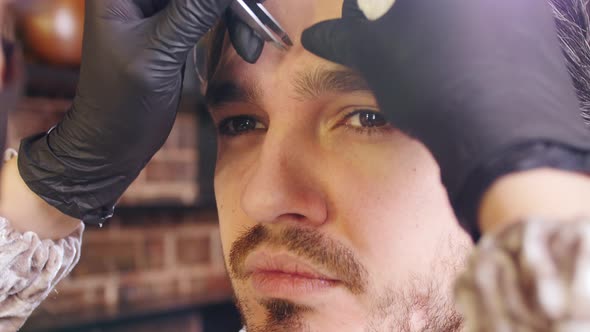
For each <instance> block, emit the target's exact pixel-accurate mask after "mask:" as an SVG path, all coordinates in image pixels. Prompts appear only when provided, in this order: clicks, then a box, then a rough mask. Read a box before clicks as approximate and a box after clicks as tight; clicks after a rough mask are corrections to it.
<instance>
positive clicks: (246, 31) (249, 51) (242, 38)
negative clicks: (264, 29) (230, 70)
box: [225, 10, 265, 63]
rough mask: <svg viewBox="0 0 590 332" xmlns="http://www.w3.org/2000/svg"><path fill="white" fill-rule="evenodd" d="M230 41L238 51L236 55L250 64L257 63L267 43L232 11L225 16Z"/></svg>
mask: <svg viewBox="0 0 590 332" xmlns="http://www.w3.org/2000/svg"><path fill="white" fill-rule="evenodd" d="M225 20H226V25H227V31H228V34H229V39H230V41H231V42H232V45H233V46H234V49H235V50H236V53H237V54H238V55H239V56H240V57H242V59H244V61H246V62H248V63H256V61H258V58H260V55H261V54H262V51H263V50H264V44H265V41H264V39H262V37H260V36H259V35H258V33H256V31H254V30H252V28H250V27H249V26H248V25H247V24H246V23H244V22H243V21H242V20H241V19H240V18H239V17H238V16H237V15H235V14H234V13H233V12H232V11H231V10H228V11H227V13H226V15H225Z"/></svg>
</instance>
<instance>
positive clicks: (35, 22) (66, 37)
mask: <svg viewBox="0 0 590 332" xmlns="http://www.w3.org/2000/svg"><path fill="white" fill-rule="evenodd" d="M84 2H85V1H84V0H45V1H37V2H36V3H35V5H34V6H30V8H28V9H27V10H26V11H24V12H22V13H20V15H19V16H20V20H19V21H20V24H19V26H20V28H21V30H22V32H23V38H24V41H23V42H24V44H25V48H26V50H27V52H31V53H32V55H33V56H34V57H36V58H39V59H40V60H42V61H44V62H47V63H49V64H51V65H57V66H79V65H80V61H81V57H82V34H83V28H84Z"/></svg>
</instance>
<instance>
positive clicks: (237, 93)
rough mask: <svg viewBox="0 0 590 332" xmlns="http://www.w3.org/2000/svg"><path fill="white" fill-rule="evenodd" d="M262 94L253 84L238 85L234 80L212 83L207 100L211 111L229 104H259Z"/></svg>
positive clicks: (209, 86)
mask: <svg viewBox="0 0 590 332" xmlns="http://www.w3.org/2000/svg"><path fill="white" fill-rule="evenodd" d="M261 97H262V92H261V91H260V89H259V88H258V85H257V84H254V83H253V82H245V83H237V82H235V81H233V80H222V81H211V82H210V83H209V85H208V86H207V91H206V93H205V100H206V101H207V106H209V109H212V108H215V107H219V106H221V105H223V104H229V103H251V104H255V103H257V102H258V101H259V100H260V98H261Z"/></svg>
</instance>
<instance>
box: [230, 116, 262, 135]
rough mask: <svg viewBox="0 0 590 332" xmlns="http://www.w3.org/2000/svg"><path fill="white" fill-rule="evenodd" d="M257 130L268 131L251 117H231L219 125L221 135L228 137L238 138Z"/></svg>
mask: <svg viewBox="0 0 590 332" xmlns="http://www.w3.org/2000/svg"><path fill="white" fill-rule="evenodd" d="M257 129H266V127H265V126H264V125H263V124H262V123H260V121H258V120H256V119H255V118H253V117H251V116H236V117H231V118H227V119H225V120H223V121H222V122H221V123H220V124H219V134H220V135H226V136H238V135H242V134H246V133H248V132H250V131H253V130H257Z"/></svg>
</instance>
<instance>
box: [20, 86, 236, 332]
mask: <svg viewBox="0 0 590 332" xmlns="http://www.w3.org/2000/svg"><path fill="white" fill-rule="evenodd" d="M69 104H70V101H69V100H65V99H44V98H25V99H24V100H23V101H22V102H21V103H20V105H19V107H18V109H17V111H16V112H15V113H13V114H11V117H10V121H9V137H10V138H9V146H12V147H17V146H18V141H19V140H20V138H22V137H26V136H28V135H31V134H34V133H37V132H40V131H45V130H48V129H49V128H50V127H52V126H53V125H54V124H55V123H57V122H58V121H59V120H60V119H61V118H62V117H63V114H64V110H66V109H67V108H68V106H69ZM198 132H199V123H198V120H197V115H196V113H191V112H181V113H179V114H178V119H177V121H176V124H175V126H174V129H173V130H172V133H171V135H170V137H169V139H168V140H167V142H166V143H165V145H164V147H163V148H162V149H161V150H160V151H159V152H158V153H157V154H156V155H155V156H154V158H153V159H152V161H151V162H150V163H149V164H148V165H147V167H146V169H145V170H144V171H143V172H142V173H141V175H140V176H139V178H138V179H137V180H136V181H135V182H134V183H133V184H132V185H131V187H130V188H129V190H128V191H127V192H126V193H125V195H124V197H123V198H122V200H121V202H120V205H119V206H127V207H132V208H130V209H129V208H127V209H124V210H123V211H126V212H122V213H120V212H117V213H116V215H115V217H114V218H113V219H112V220H110V221H109V222H108V223H107V225H106V226H105V227H104V228H97V227H88V228H87V230H86V232H85V234H84V241H83V248H82V258H81V260H80V263H79V264H78V266H77V267H76V268H75V269H74V271H73V272H72V273H71V275H70V276H69V277H68V278H66V279H65V280H64V281H62V282H61V283H60V284H59V285H58V286H57V287H56V292H54V293H52V294H51V295H50V296H49V298H48V299H47V300H46V301H45V302H44V303H43V304H42V305H41V307H40V308H39V309H38V310H37V311H36V312H35V313H34V315H33V316H32V318H31V320H30V322H29V323H30V324H32V325H37V326H40V324H39V323H38V322H39V321H40V320H43V319H46V318H47V317H68V318H67V319H69V320H75V319H76V318H79V319H80V320H82V318H80V317H78V316H76V315H74V316H73V315H72V313H79V312H88V311H89V310H91V311H95V312H97V313H102V314H101V315H102V316H103V317H108V316H109V315H110V316H113V315H115V316H116V315H117V314H118V312H121V311H125V310H127V311H128V310H133V308H139V307H146V305H147V306H149V305H152V304H153V305H154V306H155V307H153V308H151V309H150V310H152V311H154V310H160V309H162V308H161V306H165V305H168V304H169V306H171V307H173V306H175V305H179V303H180V304H183V303H184V304H185V305H189V304H191V303H201V304H202V303H207V301H212V302H215V301H219V300H223V299H229V298H230V297H231V287H230V283H229V281H228V279H227V276H226V272H225V268H224V264H223V256H222V252H221V244H220V240H219V229H218V226H217V222H216V218H217V217H216V214H215V213H214V212H207V213H205V212H201V211H195V210H192V211H191V210H186V209H176V210H170V211H167V210H159V209H153V210H149V209H146V207H149V206H161V205H175V206H178V205H181V206H194V205H195V204H197V203H198V200H199V179H198V174H199V166H198V165H199V151H198V146H199V145H198V143H199V142H198ZM133 207H135V208H133ZM118 211H121V210H118ZM158 305H159V306H160V307H158ZM43 317H45V318H43ZM183 322H184V323H183ZM154 324H155V325H154ZM154 324H151V325H150V324H147V325H150V326H151V328H152V330H154V331H156V330H158V331H164V329H161V328H156V327H157V326H159V325H158V324H172V323H170V322H169V323H165V322H160V323H154ZM174 324H177V325H178V326H180V325H182V324H184V325H182V326H183V327H182V328H180V327H179V328H178V329H176V330H179V331H200V328H199V326H200V325H199V324H200V319H199V317H198V316H191V317H186V319H185V318H183V319H181V320H176V321H175V323H174ZM179 324H180V325H179ZM147 325H146V326H145V327H142V328H140V329H139V330H142V331H151V330H150V329H149V328H148V326H147ZM25 330H26V329H25ZM115 330H116V329H115ZM115 330H113V331H115ZM123 330H125V329H122V330H121V331H123ZM128 330H133V331H135V330H138V326H135V327H133V328H131V327H130V328H129V329H128ZM109 331H110V330H109ZM116 331H119V330H116Z"/></svg>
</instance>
